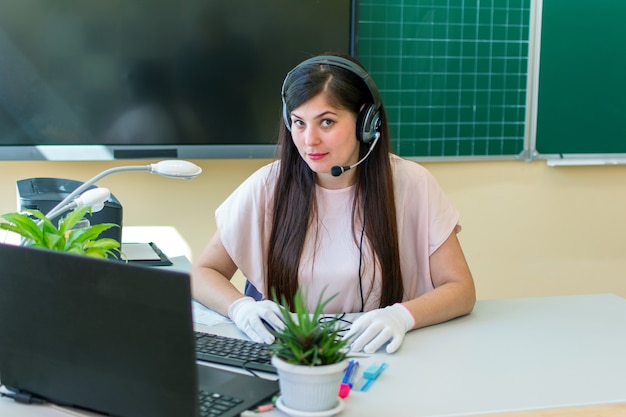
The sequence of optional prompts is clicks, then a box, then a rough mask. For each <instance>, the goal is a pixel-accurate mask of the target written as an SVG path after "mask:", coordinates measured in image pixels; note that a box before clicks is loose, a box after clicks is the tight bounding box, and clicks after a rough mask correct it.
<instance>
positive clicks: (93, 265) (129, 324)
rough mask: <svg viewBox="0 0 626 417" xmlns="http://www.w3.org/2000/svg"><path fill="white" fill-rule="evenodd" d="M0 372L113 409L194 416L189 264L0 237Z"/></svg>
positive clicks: (79, 402) (69, 399)
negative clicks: (154, 264)
mask: <svg viewBox="0 0 626 417" xmlns="http://www.w3.org/2000/svg"><path fill="white" fill-rule="evenodd" d="M0 265H2V273H1V274H0V317H2V320H0V382H1V383H2V384H4V385H5V386H7V387H9V388H11V389H14V390H20V391H25V392H29V393H33V394H35V395H37V396H40V397H42V398H44V399H48V400H50V401H52V402H54V403H57V404H66V405H73V406H80V407H83V408H87V409H92V410H96V411H101V412H106V413H110V414H113V415H120V416H193V415H196V410H197V386H198V383H197V379H198V377H197V369H196V363H195V359H194V358H195V348H194V341H193V333H192V331H193V324H192V317H191V295H190V286H189V277H188V275H187V274H184V273H181V272H176V271H173V270H169V269H160V268H149V267H141V266H135V265H130V264H125V263H122V262H117V261H110V260H98V259H92V258H87V257H82V256H76V255H69V254H65V253H59V252H51V251H47V250H40V249H32V248H24V247H19V246H11V245H0Z"/></svg>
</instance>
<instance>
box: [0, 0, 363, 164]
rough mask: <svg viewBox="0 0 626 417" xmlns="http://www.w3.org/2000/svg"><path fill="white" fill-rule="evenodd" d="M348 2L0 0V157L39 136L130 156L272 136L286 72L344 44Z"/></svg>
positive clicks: (349, 24)
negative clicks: (159, 150)
mask: <svg viewBox="0 0 626 417" xmlns="http://www.w3.org/2000/svg"><path fill="white" fill-rule="evenodd" d="M353 8H354V5H353V1H351V0H132V1H130V0H53V1H51V0H15V1H13V0H12V1H3V2H0V154H2V155H0V159H31V158H30V157H29V156H26V157H23V156H22V157H19V156H18V157H17V158H14V157H13V156H12V155H11V153H12V152H15V151H16V150H20V149H21V150H24V149H30V148H35V147H39V146H41V145H45V146H44V148H45V147H46V146H48V145H51V146H52V147H53V148H59V145H64V146H67V145H104V146H107V147H110V149H115V150H116V152H117V151H119V150H122V151H123V150H124V149H125V148H126V149H134V150H135V151H137V152H136V153H132V152H131V153H130V155H131V156H132V155H136V156H139V155H140V153H141V152H140V151H141V150H142V149H145V150H150V149H152V150H156V151H158V149H160V148H163V149H170V150H171V149H175V150H176V149H178V150H179V149H181V147H184V146H191V147H192V148H193V149H196V150H198V149H204V146H206V145H218V146H220V147H221V148H220V149H222V150H223V149H227V148H228V147H229V146H231V145H234V146H235V147H241V146H244V147H246V146H247V147H250V146H252V147H254V146H255V145H272V144H274V143H275V142H276V134H277V131H278V123H279V120H280V106H281V100H280V88H281V84H282V80H283V78H284V76H285V75H286V73H287V72H288V71H289V69H291V68H292V67H293V66H294V65H296V64H297V63H298V62H300V61H301V60H303V59H305V58H308V57H310V56H312V55H315V54H320V53H324V52H343V53H354V50H353V43H354V42H353V40H354V35H353V30H354V22H353V20H354V18H355V17H354V15H355V13H354V10H353ZM170 146H171V148H168V147H170ZM81 149H83V148H81ZM87 149H88V147H87ZM207 149H209V150H207V151H206V152H208V153H210V148H207ZM18 153H19V152H18ZM121 154H123V152H121V153H120V155H121ZM22 155H34V154H31V153H28V152H22ZM147 156H150V152H148V153H147ZM172 156H180V155H172ZM191 156H193V154H192V155H191ZM195 156H198V157H203V156H207V157H210V155H203V154H202V152H200V153H197V154H195ZM221 156H228V152H227V154H226V155H223V154H222V155H221ZM233 156H236V155H233ZM33 158H34V159H38V158H37V157H36V156H33ZM48 159H54V158H48ZM59 159H63V158H59ZM68 159H76V158H68ZM78 159H81V158H78ZM85 159H90V158H89V156H88V155H85ZM95 159H99V158H95Z"/></svg>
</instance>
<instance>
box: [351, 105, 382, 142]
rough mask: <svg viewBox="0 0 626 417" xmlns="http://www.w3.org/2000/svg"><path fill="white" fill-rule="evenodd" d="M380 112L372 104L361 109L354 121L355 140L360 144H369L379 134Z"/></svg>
mask: <svg viewBox="0 0 626 417" xmlns="http://www.w3.org/2000/svg"><path fill="white" fill-rule="evenodd" d="M379 129H380V111H379V110H378V109H377V108H376V106H375V105H374V104H368V105H367V106H366V107H365V108H363V109H362V110H361V111H360V112H359V115H358V116H357V119H356V138H357V139H358V140H359V142H362V143H371V142H372V141H373V140H374V139H375V138H376V137H377V136H378V135H379V134H380V133H379Z"/></svg>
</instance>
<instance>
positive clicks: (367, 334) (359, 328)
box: [344, 303, 415, 353]
mask: <svg viewBox="0 0 626 417" xmlns="http://www.w3.org/2000/svg"><path fill="white" fill-rule="evenodd" d="M414 325H415V319H414V318H413V315H411V313H410V312H409V310H407V308H406V307H404V306H403V305H402V304H400V303H396V304H394V305H391V306H388V307H385V308H379V309H377V310H372V311H369V312H367V313H365V314H363V315H362V316H361V317H359V318H358V319H356V320H355V321H354V323H352V325H351V326H350V330H349V331H348V333H346V335H345V336H344V339H348V338H351V339H352V340H351V345H350V348H351V350H353V351H355V352H358V351H361V350H363V352H365V353H374V352H376V351H377V350H378V349H379V348H380V347H381V346H382V345H384V344H385V343H387V342H389V344H388V345H387V349H386V350H387V353H393V352H395V351H396V350H398V348H399V347H400V345H402V341H403V340H404V335H405V334H406V332H408V331H409V330H411V329H412V328H413V326H414Z"/></svg>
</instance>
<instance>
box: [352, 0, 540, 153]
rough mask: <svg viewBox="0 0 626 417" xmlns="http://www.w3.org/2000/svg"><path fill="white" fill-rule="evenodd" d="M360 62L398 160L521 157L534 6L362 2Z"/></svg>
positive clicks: (519, 1)
mask: <svg viewBox="0 0 626 417" xmlns="http://www.w3.org/2000/svg"><path fill="white" fill-rule="evenodd" d="M359 3H360V4H359V15H358V43H357V45H356V50H357V55H358V57H359V59H360V60H361V61H362V62H363V64H364V65H365V66H366V67H367V68H368V69H369V71H370V73H371V74H372V77H373V78H374V80H375V81H376V84H377V86H378V88H379V89H380V92H381V96H382V98H383V101H384V103H385V108H386V109H387V113H388V117H389V122H390V127H391V131H392V137H393V139H392V141H393V146H394V151H395V152H397V153H399V154H400V155H403V156H409V157H411V156H415V157H490V156H520V154H522V153H523V152H524V151H525V140H524V126H525V112H526V88H527V87H526V83H527V75H528V68H527V67H528V35H529V20H530V0H507V1H499V0H480V1H479V0H446V1H441V0H429V1H425V0H414V1H403V0H361V1H360V2H359Z"/></svg>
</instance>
